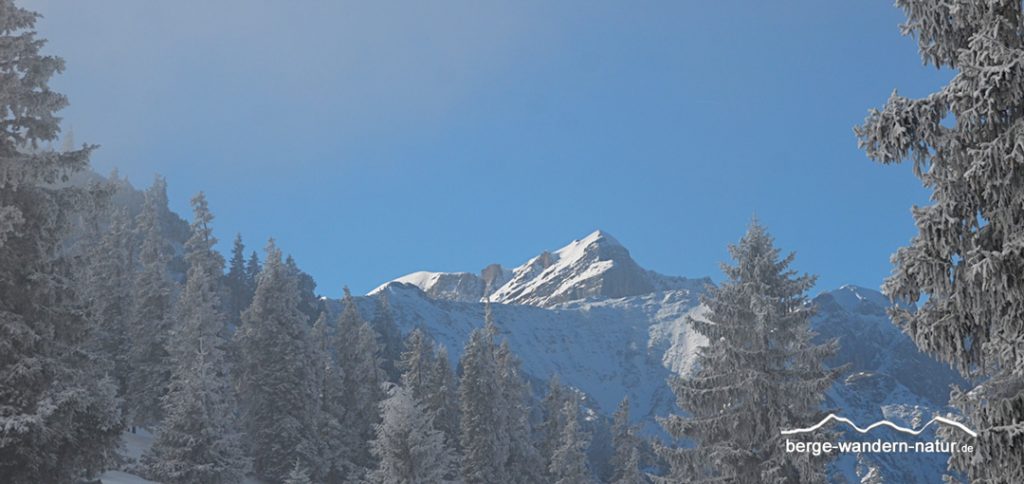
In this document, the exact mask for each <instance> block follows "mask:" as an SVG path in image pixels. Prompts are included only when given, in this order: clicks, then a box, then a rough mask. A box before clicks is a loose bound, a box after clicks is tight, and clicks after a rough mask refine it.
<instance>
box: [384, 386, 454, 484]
mask: <svg viewBox="0 0 1024 484" xmlns="http://www.w3.org/2000/svg"><path fill="white" fill-rule="evenodd" d="M381 411H382V415H383V418H382V421H381V423H380V424H378V425H377V426H376V439H375V440H374V441H373V443H372V449H373V454H374V456H376V458H377V461H378V462H379V464H378V466H377V468H376V469H375V470H374V471H373V472H372V473H370V476H369V477H370V479H369V480H370V482H376V483H381V484H419V483H435V482H436V483H443V482H451V481H449V480H448V477H449V475H450V474H451V468H452V465H453V463H454V458H453V454H452V451H451V449H449V448H448V447H447V446H446V445H445V438H444V434H443V433H442V432H441V431H439V430H437V429H436V428H435V427H434V422H433V419H432V418H431V416H430V413H429V412H428V411H427V410H426V409H424V408H423V406H422V405H421V404H420V403H419V402H417V401H416V399H415V398H413V396H412V395H411V393H410V392H409V390H408V389H405V388H402V387H399V386H396V387H393V388H392V390H391V395H390V396H389V397H388V398H387V399H386V400H384V401H383V402H382V403H381Z"/></svg>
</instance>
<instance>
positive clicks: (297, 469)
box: [284, 460, 313, 484]
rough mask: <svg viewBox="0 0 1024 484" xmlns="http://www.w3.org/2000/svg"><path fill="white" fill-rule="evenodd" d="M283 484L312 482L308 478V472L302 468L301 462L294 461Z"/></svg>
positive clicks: (306, 483) (308, 483)
mask: <svg viewBox="0 0 1024 484" xmlns="http://www.w3.org/2000/svg"><path fill="white" fill-rule="evenodd" d="M284 484H313V480H312V479H310V478H309V471H307V470H306V468H305V467H303V465H302V462H301V461H299V460H296V461H295V465H294V466H293V467H292V470H291V472H289V473H288V478H287V479H285V480H284Z"/></svg>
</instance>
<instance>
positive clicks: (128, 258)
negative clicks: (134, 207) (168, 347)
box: [79, 208, 134, 394]
mask: <svg viewBox="0 0 1024 484" xmlns="http://www.w3.org/2000/svg"><path fill="white" fill-rule="evenodd" d="M105 211H111V212H112V213H111V215H110V224H109V226H108V227H107V230H106V231H105V232H104V233H103V234H102V236H99V240H98V241H96V242H95V243H94V244H92V248H91V249H90V250H89V251H88V260H87V263H88V267H86V268H85V277H84V278H83V280H82V281H80V282H79V284H80V287H81V288H82V289H81V290H82V295H83V296H84V298H85V300H86V301H88V303H89V312H90V317H91V319H93V320H95V321H96V322H97V327H96V331H95V334H94V336H93V338H92V343H93V344H94V347H95V351H96V354H97V356H98V357H99V358H100V366H101V368H102V370H103V371H104V372H106V373H108V374H109V375H111V377H112V378H113V379H114V381H115V382H116V384H117V387H118V391H119V393H122V394H123V392H124V390H125V388H127V386H128V375H129V366H128V365H129V361H128V358H127V353H128V352H127V348H129V347H130V344H131V339H130V338H129V337H128V335H129V328H130V324H129V320H130V319H131V312H132V307H133V302H132V294H133V290H132V284H131V283H132V279H133V278H134V246H133V243H132V242H133V237H132V233H131V224H130V221H129V219H128V214H127V212H126V211H125V210H124V209H123V208H118V209H111V208H106V210H105Z"/></svg>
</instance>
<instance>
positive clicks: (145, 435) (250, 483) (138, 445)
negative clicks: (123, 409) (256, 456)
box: [100, 429, 264, 484]
mask: <svg viewBox="0 0 1024 484" xmlns="http://www.w3.org/2000/svg"><path fill="white" fill-rule="evenodd" d="M121 442H122V443H123V445H124V447H123V448H122V449H121V450H122V455H123V456H125V457H126V458H128V459H129V465H131V464H134V463H135V462H138V460H139V457H141V456H142V453H143V452H145V451H146V449H149V447H150V446H151V445H153V434H152V433H150V432H149V431H148V430H146V429H137V430H136V432H135V433H134V434H133V433H131V432H125V433H124V435H123V436H121ZM100 482H102V483H103V484H160V483H159V482H155V481H150V480H146V479H143V478H141V477H139V476H137V475H135V474H131V473H128V472H125V471H113V470H111V471H107V472H104V473H103V474H102V475H100ZM242 484H264V483H263V482H262V481H259V480H257V479H254V478H252V477H248V478H246V479H245V480H244V481H242Z"/></svg>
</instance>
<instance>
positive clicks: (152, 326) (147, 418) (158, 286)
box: [125, 177, 174, 426]
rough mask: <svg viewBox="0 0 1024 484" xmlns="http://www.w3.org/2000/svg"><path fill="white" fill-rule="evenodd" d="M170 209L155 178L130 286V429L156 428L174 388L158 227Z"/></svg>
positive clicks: (164, 246)
mask: <svg viewBox="0 0 1024 484" xmlns="http://www.w3.org/2000/svg"><path fill="white" fill-rule="evenodd" d="M166 209H167V183H166V182H165V181H164V179H163V178H161V177H156V179H155V180H154V181H153V185H152V186H151V187H150V188H149V189H148V190H146V200H145V203H144V204H143V207H142V212H141V213H140V214H139V215H138V220H137V222H136V231H137V232H138V233H139V235H141V237H142V246H141V248H140V249H139V262H140V263H141V265H142V270H141V271H140V272H138V273H137V274H136V276H135V279H134V281H133V283H132V286H133V287H134V294H133V298H132V299H133V301H134V307H133V308H132V312H131V321H130V324H129V329H130V333H129V336H130V338H131V346H130V347H129V349H128V367H129V374H128V388H127V389H126V391H125V400H126V404H127V409H128V417H129V422H130V423H131V424H132V425H142V426H147V425H155V424H156V423H157V422H159V421H160V420H161V419H162V418H163V410H162V403H161V402H162V400H163V397H164V395H165V394H166V392H167V386H168V385H169V384H170V379H171V370H172V367H173V364H172V362H171V356H170V353H169V352H168V348H167V345H168V338H169V337H170V332H171V327H172V325H173V318H172V317H171V311H172V309H173V300H172V299H173V297H174V283H173V282H172V281H171V278H170V275H169V274H168V268H167V264H168V262H169V261H170V259H171V250H172V249H171V247H170V246H169V245H168V243H167V240H166V239H165V238H164V236H163V233H162V231H161V226H160V214H161V213H162V212H163V211H164V210H166Z"/></svg>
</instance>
